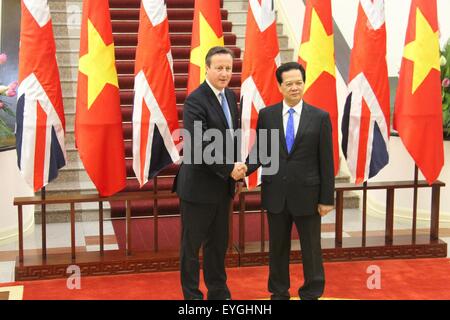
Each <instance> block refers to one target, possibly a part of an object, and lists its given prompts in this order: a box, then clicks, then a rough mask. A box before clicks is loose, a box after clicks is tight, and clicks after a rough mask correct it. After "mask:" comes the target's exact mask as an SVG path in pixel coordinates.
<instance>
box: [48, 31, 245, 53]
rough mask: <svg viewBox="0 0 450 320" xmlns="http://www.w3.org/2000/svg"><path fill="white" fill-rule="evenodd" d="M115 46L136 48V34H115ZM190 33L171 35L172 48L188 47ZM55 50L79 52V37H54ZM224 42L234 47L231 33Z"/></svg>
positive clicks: (225, 36) (234, 43)
mask: <svg viewBox="0 0 450 320" xmlns="http://www.w3.org/2000/svg"><path fill="white" fill-rule="evenodd" d="M113 37H114V45H115V46H118V47H120V46H137V37H138V34H137V33H115V34H113ZM191 39H192V36H191V33H173V34H171V35H170V42H171V45H172V46H190V45H191ZM55 41H56V50H57V51H59V50H67V49H71V50H77V51H78V50H79V47H80V37H79V36H56V37H55ZM224 42H225V45H226V46H236V36H235V35H234V34H233V33H229V32H227V33H224Z"/></svg>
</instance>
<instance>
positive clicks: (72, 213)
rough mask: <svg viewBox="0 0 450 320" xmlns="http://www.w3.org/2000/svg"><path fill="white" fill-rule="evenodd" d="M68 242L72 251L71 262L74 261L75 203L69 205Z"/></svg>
mask: <svg viewBox="0 0 450 320" xmlns="http://www.w3.org/2000/svg"><path fill="white" fill-rule="evenodd" d="M70 242H71V250H72V260H75V257H76V256H75V203H74V202H71V203H70Z"/></svg>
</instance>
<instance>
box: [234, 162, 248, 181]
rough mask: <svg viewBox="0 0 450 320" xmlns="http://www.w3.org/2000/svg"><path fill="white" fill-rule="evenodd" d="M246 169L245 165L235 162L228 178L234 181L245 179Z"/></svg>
mask: <svg viewBox="0 0 450 320" xmlns="http://www.w3.org/2000/svg"><path fill="white" fill-rule="evenodd" d="M247 169H248V168H247V166H246V165H245V163H242V162H236V163H235V164H234V169H233V171H231V174H230V176H231V177H232V178H233V179H234V180H236V181H238V180H241V179H243V178H244V177H245V174H246V173H247Z"/></svg>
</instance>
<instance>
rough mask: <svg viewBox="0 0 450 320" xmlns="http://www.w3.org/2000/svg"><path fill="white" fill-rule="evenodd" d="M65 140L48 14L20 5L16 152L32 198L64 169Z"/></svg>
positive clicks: (28, 0) (41, 7) (42, 1)
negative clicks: (32, 194) (31, 189)
mask: <svg viewBox="0 0 450 320" xmlns="http://www.w3.org/2000/svg"><path fill="white" fill-rule="evenodd" d="M64 135H65V120H64V108H63V100H62V94H61V84H60V79H59V72H58V66H57V63H56V49H55V40H54V38H53V30H52V21H51V17H50V9H49V7H48V4H47V1H46V0H22V20H21V32H20V51H19V88H18V102H17V114H16V149H17V162H18V166H19V169H20V172H21V173H22V175H23V177H24V178H25V181H26V182H27V183H28V185H30V186H31V187H32V188H33V189H34V191H35V192H36V191H38V190H40V189H41V188H42V187H44V186H45V185H46V184H48V183H49V182H50V181H52V180H53V179H55V178H56V177H57V175H58V170H59V169H60V168H62V167H63V166H65V164H66V151H65V146H64Z"/></svg>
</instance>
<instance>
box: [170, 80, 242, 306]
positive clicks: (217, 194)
mask: <svg viewBox="0 0 450 320" xmlns="http://www.w3.org/2000/svg"><path fill="white" fill-rule="evenodd" d="M225 96H226V98H227V101H228V105H229V109H230V113H231V119H232V123H233V129H236V128H237V126H238V121H237V114H238V110H237V104H236V97H235V95H234V93H233V91H231V90H230V89H227V88H226V89H225ZM194 121H197V122H200V124H201V130H198V131H197V133H198V132H201V133H204V132H205V131H206V130H208V129H216V130H217V131H216V132H219V133H220V135H221V136H222V137H224V139H223V152H221V151H220V150H216V152H215V153H214V155H215V159H218V160H217V161H214V162H213V163H209V164H207V163H205V161H204V159H200V160H201V163H197V162H198V161H195V160H196V156H195V153H197V155H198V154H199V153H200V154H201V153H202V152H203V150H205V148H207V147H208V146H209V145H210V143H211V141H203V142H202V143H199V141H200V142H201V137H200V136H198V135H197V136H194V131H195V130H194ZM183 124H184V129H185V130H187V132H189V134H190V135H191V139H189V138H186V137H185V139H184V147H183V157H184V159H183V164H182V165H181V166H180V170H179V172H178V174H177V177H176V179H175V181H174V188H173V189H174V191H176V192H177V194H178V196H179V197H180V211H181V218H182V239H181V249H180V271H181V284H182V288H183V294H184V297H185V299H202V298H203V294H202V293H201V291H200V290H199V289H198V286H199V259H198V255H199V249H200V247H201V246H202V245H203V273H204V278H205V283H206V286H207V288H208V299H228V298H230V292H229V290H228V287H227V285H226V273H225V263H224V260H225V254H226V249H227V245H228V229H229V226H228V224H229V223H228V221H229V220H228V213H229V209H230V201H231V199H232V198H233V197H234V193H235V181H234V180H233V179H232V178H231V177H230V174H231V172H232V171H233V168H234V162H235V160H236V159H235V157H234V156H233V155H229V156H228V158H227V157H226V155H225V150H226V146H225V144H229V145H232V149H234V150H235V149H236V146H235V141H234V140H235V139H234V137H233V136H232V134H231V132H230V131H229V130H228V131H227V129H230V128H229V126H228V123H227V120H226V117H225V114H224V111H223V110H222V107H221V104H220V103H219V100H218V98H217V96H216V95H215V93H214V92H213V90H212V89H211V87H210V86H209V85H208V84H207V83H206V81H205V82H204V83H203V84H201V85H200V86H199V87H198V88H197V89H196V90H195V91H193V92H192V93H191V94H190V95H189V96H188V97H187V98H186V101H185V104H184V110H183ZM192 151H193V152H192ZM197 160H198V159H197Z"/></svg>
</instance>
